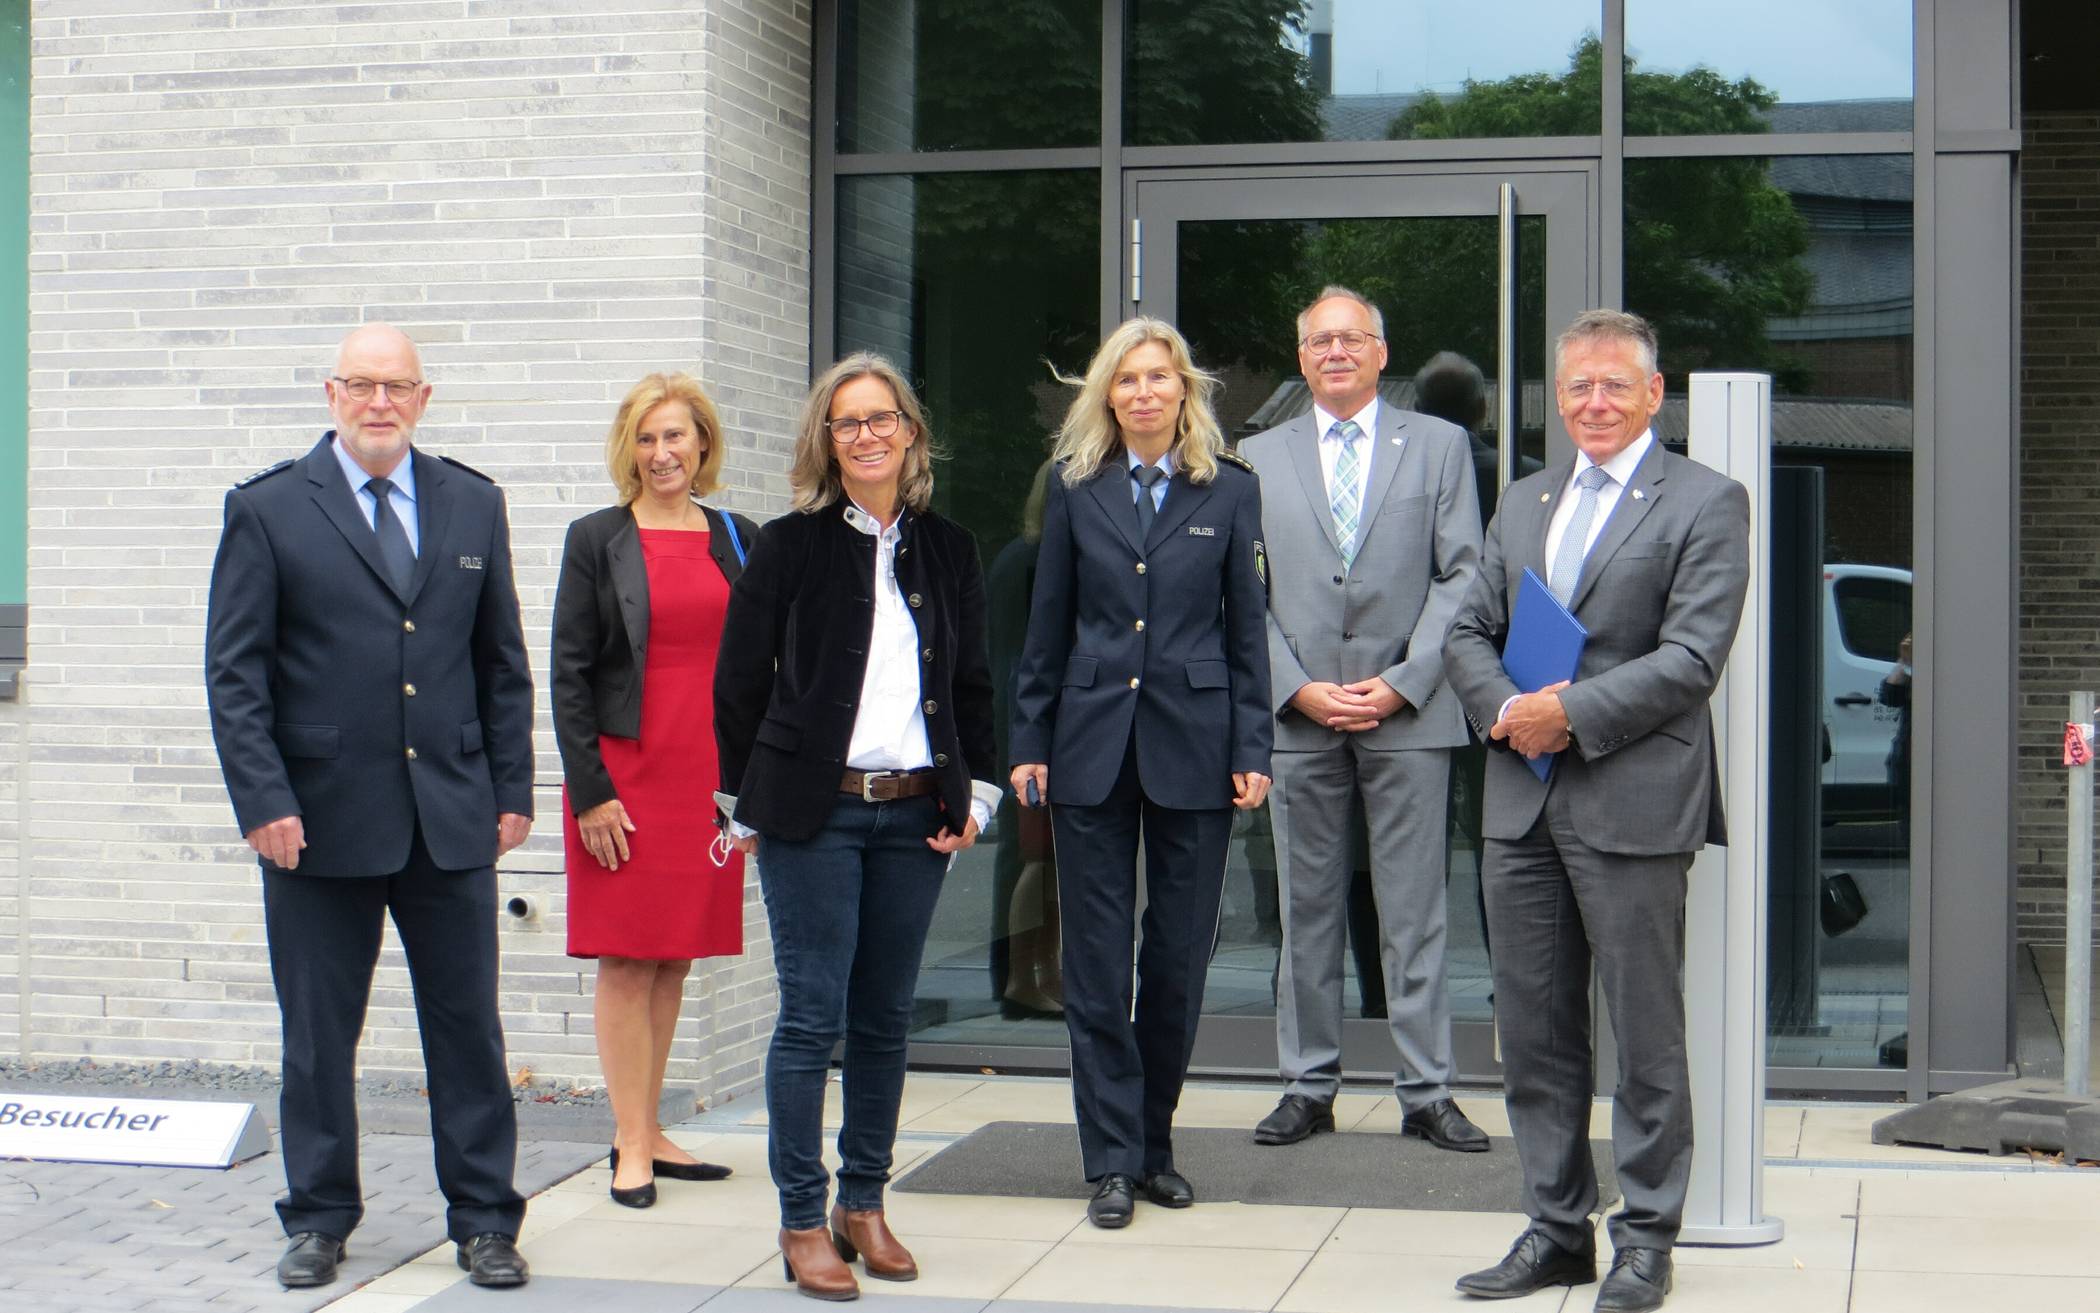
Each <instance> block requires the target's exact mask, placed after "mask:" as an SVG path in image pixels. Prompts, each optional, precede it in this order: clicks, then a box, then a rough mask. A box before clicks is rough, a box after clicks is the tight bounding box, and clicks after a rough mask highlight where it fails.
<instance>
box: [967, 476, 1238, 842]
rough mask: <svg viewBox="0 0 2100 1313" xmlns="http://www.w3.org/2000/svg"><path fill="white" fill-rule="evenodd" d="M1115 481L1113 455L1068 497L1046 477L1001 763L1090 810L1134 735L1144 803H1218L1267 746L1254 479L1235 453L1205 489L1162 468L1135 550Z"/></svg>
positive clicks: (1125, 483)
mask: <svg viewBox="0 0 2100 1313" xmlns="http://www.w3.org/2000/svg"><path fill="white" fill-rule="evenodd" d="M1127 471H1128V467H1127V466H1126V465H1125V463H1124V455H1123V451H1122V449H1121V448H1118V449H1117V451H1116V453H1115V459H1114V461H1113V462H1112V464H1111V465H1110V466H1109V467H1108V468H1107V469H1105V470H1103V471H1101V472H1100V473H1098V474H1096V475H1094V476H1093V477H1092V478H1089V479H1087V480H1085V481H1084V482H1082V483H1080V485H1079V486H1078V487H1076V488H1067V487H1066V486H1065V481H1064V478H1063V475H1062V471H1060V472H1059V473H1058V474H1056V475H1053V476H1052V477H1051V479H1050V489H1049V496H1048V497H1047V498H1046V499H1045V500H1044V502H1043V545H1042V550H1041V551H1040V552H1039V553H1038V554H1037V556H1036V564H1035V571H1036V573H1035V604H1034V610H1033V613H1032V614H1031V615H1030V616H1029V618H1028V641H1027V646H1026V647H1025V648H1024V649H1023V650H1022V655H1021V664H1020V668H1019V671H1018V674H1017V678H1016V684H1015V690H1014V714H1013V724H1012V725H1011V726H1010V727H1009V729H1008V747H1007V755H1008V756H1010V757H1012V758H1013V761H1014V764H1015V765H1024V764H1034V763H1037V762H1040V763H1043V764H1045V765H1047V766H1049V768H1050V797H1049V799H1048V801H1050V802H1058V803H1068V804H1072V805H1075V806H1093V805H1095V804H1098V803H1100V802H1101V801H1103V800H1104V799H1105V798H1107V796H1108V791H1109V790H1110V789H1111V788H1112V787H1114V785H1115V781H1116V776H1117V775H1118V774H1120V773H1121V771H1122V768H1123V757H1124V754H1125V753H1126V752H1127V751H1128V750H1129V747H1130V740H1131V736H1132V735H1133V734H1135V735H1136V736H1137V756H1138V761H1137V764H1138V777H1139V779H1140V781H1141V782H1142V783H1143V785H1144V789H1145V796H1146V797H1148V798H1150V799H1151V800H1152V801H1154V802H1156V803H1158V804H1159V805H1160V806H1162V807H1178V808H1187V809H1197V808H1212V807H1226V806H1230V805H1231V803H1232V798H1233V792H1232V776H1233V775H1234V774H1235V773H1236V772H1253V773H1256V774H1260V775H1267V774H1270V773H1271V771H1270V760H1269V755H1270V751H1271V749H1272V748H1273V746H1274V743H1275V737H1276V723H1275V718H1274V716H1273V714H1272V712H1271V710H1270V705H1269V633H1268V590H1267V584H1266V579H1265V577H1264V576H1265V575H1266V572H1267V565H1266V563H1265V562H1264V560H1263V557H1262V545H1261V541H1260V539H1261V484H1260V482H1259V481H1258V480H1257V479H1256V478H1255V477H1254V474H1253V473H1252V472H1251V471H1250V470H1249V469H1247V468H1246V466H1245V465H1244V464H1242V463H1239V461H1238V458H1237V457H1227V458H1224V459H1221V460H1220V461H1219V463H1218V475H1217V477H1216V478H1215V479H1213V480H1211V481H1210V482H1209V483H1207V484H1196V483H1191V482H1190V481H1189V478H1188V475H1187V474H1185V473H1182V472H1180V471H1176V472H1175V474H1174V477H1173V479H1172V480H1171V481H1170V482H1169V483H1168V484H1167V496H1166V501H1165V503H1164V504H1162V505H1161V507H1160V509H1159V514H1158V515H1157V516H1156V517H1154V519H1153V522H1152V532H1151V534H1150V535H1149V536H1148V537H1147V538H1146V539H1145V540H1144V541H1143V542H1140V541H1139V540H1138V519H1137V505H1136V499H1135V497H1134V496H1133V487H1132V484H1131V481H1130V476H1129V474H1128V472H1127Z"/></svg>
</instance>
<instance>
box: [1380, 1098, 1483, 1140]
mask: <svg viewBox="0 0 2100 1313" xmlns="http://www.w3.org/2000/svg"><path fill="white" fill-rule="evenodd" d="M1400 1133H1401V1134H1402V1135H1412V1136H1414V1137H1415V1138H1416V1139H1418V1140H1427V1141H1429V1142H1430V1143H1431V1144H1433V1145H1435V1146H1436V1147H1437V1148H1439V1149H1450V1150H1452V1151H1453V1152H1454V1153H1486V1152H1487V1151H1488V1137H1487V1132H1486V1131H1483V1130H1481V1129H1480V1128H1479V1127H1478V1126H1475V1125H1474V1124H1473V1123H1472V1122H1470V1121H1467V1120H1466V1115H1465V1114H1464V1113H1462V1112H1460V1111H1459V1110H1458V1105H1457V1104H1455V1103H1453V1102H1452V1101H1451V1100H1449V1099H1438V1100H1437V1101H1436V1102H1435V1103H1432V1104H1430V1105H1429V1106H1428V1107H1426V1108H1417V1109H1415V1110H1414V1111H1413V1112H1411V1113H1409V1114H1407V1115H1406V1116H1405V1117H1402V1118H1401V1119H1400Z"/></svg>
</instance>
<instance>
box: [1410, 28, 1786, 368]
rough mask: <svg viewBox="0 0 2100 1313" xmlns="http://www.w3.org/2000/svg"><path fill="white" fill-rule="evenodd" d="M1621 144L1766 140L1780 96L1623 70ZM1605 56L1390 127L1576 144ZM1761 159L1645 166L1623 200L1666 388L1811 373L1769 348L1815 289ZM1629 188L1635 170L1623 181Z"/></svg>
mask: <svg viewBox="0 0 2100 1313" xmlns="http://www.w3.org/2000/svg"><path fill="white" fill-rule="evenodd" d="M1626 83H1627V93H1626V105H1627V111H1626V132H1627V134H1628V135H1629V136H1646V135H1655V134H1662V133H1668V134H1672V135H1688V134H1701V133H1707V134H1730V135H1741V134H1747V133H1756V132H1765V131H1767V130H1768V128H1767V124H1766V121H1765V119H1764V118H1763V111H1766V110H1769V109H1770V108H1771V107H1772V106H1773V105H1774V104H1775V103H1777V99H1778V98H1777V97H1776V96H1775V95H1773V93H1771V92H1770V91H1767V90H1766V89H1765V88H1764V87H1762V86H1760V85H1759V84H1758V83H1757V82H1756V81H1754V80H1752V79H1750V78H1744V79H1743V80H1741V81H1739V82H1730V81H1728V80H1727V79H1726V78H1724V77H1722V76H1721V75H1720V74H1718V73H1716V72H1714V71H1713V70H1712V69H1706V68H1695V69H1692V70H1691V71H1689V72H1686V73H1645V72H1642V71H1641V70H1640V69H1639V68H1638V67H1637V66H1636V64H1635V62H1634V60H1632V59H1631V58H1629V59H1627V61H1626ZM1603 84H1604V52H1603V47H1602V46H1601V45H1600V44H1599V43H1598V41H1597V40H1596V38H1594V37H1585V38H1584V39H1583V41H1582V42H1581V43H1580V44H1579V45H1577V46H1576V48H1575V53H1574V57H1573V59H1572V60H1570V63H1569V69H1568V71H1567V72H1566V73H1565V74H1559V75H1555V74H1550V73H1525V74H1521V75H1519V76H1516V77H1510V78H1503V79H1500V80H1498V81H1494V82H1468V83H1466V85H1465V89H1464V90H1463V91H1462V92H1460V93H1459V94H1458V95H1456V96H1452V97H1449V98H1446V97H1441V96H1436V95H1425V96H1424V97H1422V99H1421V100H1419V101H1417V102H1416V103H1414V104H1413V105H1410V106H1409V107H1408V108H1407V109H1406V110H1405V111H1404V112H1402V113H1401V114H1400V115H1398V116H1397V117H1395V118H1394V120H1393V122H1392V125H1391V127H1390V128H1388V130H1387V132H1386V135H1387V136H1388V137H1392V138H1396V139H1399V138H1450V137H1497V136H1538V135H1542V134H1547V135H1550V134H1563V135H1579V134H1582V133H1584V132H1586V131H1593V130H1594V129H1590V128H1586V127H1585V126H1584V125H1585V124H1587V123H1590V122H1593V121H1594V112H1595V110H1594V107H1595V106H1596V105H1597V103H1598V102H1599V100H1600V99H1601V97H1602V96H1603V94H1604V85H1603ZM1767 166H1768V161H1766V160H1762V159H1751V158H1744V159H1730V160H1725V161H1724V160H1715V159H1701V160H1652V161H1644V162H1642V164H1641V166H1640V170H1639V177H1640V185H1639V186H1638V187H1635V186H1629V187H1627V189H1626V262H1625V263H1626V304H1628V305H1632V306H1638V307H1640V310H1641V313H1643V314H1644V315H1646V316H1647V317H1648V318H1649V319H1650V320H1651V321H1653V322H1654V324H1655V327H1656V332H1657V333H1658V334H1659V335H1660V336H1661V338H1662V341H1663V343H1664V346H1665V349H1666V351H1667V353H1668V363H1669V365H1670V369H1669V371H1668V372H1669V373H1670V374H1671V376H1672V378H1671V383H1672V386H1682V383H1683V375H1684V374H1685V373H1687V372H1689V371H1691V370H1694V369H1704V368H1708V367H1710V366H1725V367H1727V368H1730V369H1760V370H1767V371H1769V372H1771V373H1772V374H1773V375H1775V377H1776V378H1777V381H1778V383H1779V385H1780V387H1781V388H1782V389H1784V390H1786V391H1796V392H1798V391H1804V390H1806V388H1807V386H1808V371H1807V368H1806V366H1804V365H1803V364H1801V363H1800V361H1799V360H1798V359H1793V358H1789V357H1787V356H1783V355H1781V354H1780V353H1779V352H1777V351H1775V350H1774V349H1773V346H1772V343H1771V340H1770V339H1769V337H1768V336H1767V335H1766V332H1765V325H1766V323H1767V321H1769V320H1770V319H1772V318H1774V317H1775V316H1789V315H1799V314H1801V313H1802V312H1803V311H1804V310H1806V309H1807V308H1808V304H1809V298H1810V294H1811V293H1812V291H1813V290H1814V278H1813V276H1812V275H1811V274H1810V273H1809V271H1808V268H1807V266H1806V265H1804V264H1803V263H1802V261H1801V258H1800V257H1801V255H1802V253H1803V252H1805V251H1806V250H1807V249H1808V225H1807V223H1806V222H1804V221H1803V219H1802V217H1801V216H1800V215H1799V214H1798V213H1796V212H1795V210H1794V206H1793V203H1792V201H1791V200H1790V199H1789V198H1788V196H1787V194H1786V192H1784V191H1782V190H1781V189H1779V188H1778V187H1776V186H1774V185H1772V182H1771V180H1770V178H1769V176H1768V172H1767ZM1628 172H1629V176H1631V175H1632V173H1633V170H1631V169H1629V170H1628Z"/></svg>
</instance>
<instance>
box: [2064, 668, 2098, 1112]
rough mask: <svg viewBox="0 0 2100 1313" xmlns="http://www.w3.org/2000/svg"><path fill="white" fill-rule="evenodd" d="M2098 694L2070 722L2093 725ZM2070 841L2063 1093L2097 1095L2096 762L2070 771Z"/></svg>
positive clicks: (2078, 696) (2076, 708)
mask: <svg viewBox="0 0 2100 1313" xmlns="http://www.w3.org/2000/svg"><path fill="white" fill-rule="evenodd" d="M2092 720H2093V695H2092V694H2091V693H2090V692H2083V691H2081V692H2077V693H2073V694H2072V695H2071V723H2072V724H2074V725H2090V724H2091V723H2092ZM2065 773H2066V774H2068V775H2069V776H2070V777H2071V784H2070V790H2071V792H2070V807H2069V813H2070V821H2069V826H2070V835H2069V839H2070V842H2069V844H2068V845H2067V847H2066V851H2065V854H2064V884H2065V886H2066V888H2065V893H2066V897H2065V899H2064V963H2065V966H2064V1093H2066V1094H2075V1095H2087V1094H2091V1093H2092V1071H2093V761H2092V757H2091V756H2090V754H2089V755H2088V756H2087V757H2086V760H2085V763H2084V764H2083V765H2079V766H2073V767H2071V768H2070V769H2069V770H2068V771H2066V772H2065Z"/></svg>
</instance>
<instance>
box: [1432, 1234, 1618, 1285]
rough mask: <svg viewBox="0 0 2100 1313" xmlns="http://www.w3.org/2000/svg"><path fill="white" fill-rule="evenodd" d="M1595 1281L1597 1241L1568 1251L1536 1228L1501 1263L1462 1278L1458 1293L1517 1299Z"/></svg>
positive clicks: (1524, 1235)
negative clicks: (1552, 1288) (1548, 1287)
mask: <svg viewBox="0 0 2100 1313" xmlns="http://www.w3.org/2000/svg"><path fill="white" fill-rule="evenodd" d="M1596 1279H1597V1242H1596V1241H1594V1240H1592V1241H1591V1242H1590V1243H1589V1244H1588V1245H1586V1246H1584V1247H1583V1248H1581V1249H1579V1250H1567V1249H1562V1248H1561V1247H1560V1246H1559V1245H1557V1244H1555V1243H1554V1242H1553V1240H1552V1238H1551V1237H1549V1236H1548V1235H1547V1234H1546V1233H1545V1232H1544V1231H1540V1230H1536V1229H1533V1230H1529V1231H1526V1232H1525V1233H1524V1234H1523V1235H1520V1236H1518V1237H1517V1243H1515V1244H1514V1245H1511V1246H1510V1247H1509V1254H1508V1256H1507V1257H1505V1258H1504V1259H1503V1260H1502V1261H1501V1262H1499V1263H1497V1264H1495V1265H1494V1266H1493V1267H1489V1268H1482V1269H1481V1270H1480V1271H1478V1272H1468V1273H1466V1274H1465V1275H1464V1276H1462V1277H1460V1278H1459V1279H1458V1290H1459V1293H1460V1294H1464V1295H1474V1296H1477V1297H1479V1298H1481V1299H1515V1298H1517V1297H1518V1296H1520V1295H1528V1294H1530V1293H1531V1292H1533V1291H1534V1290H1544V1289H1545V1288H1546V1287H1547V1286H1586V1285H1588V1284H1589V1283H1590V1282H1592V1281H1595V1280H1596Z"/></svg>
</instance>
